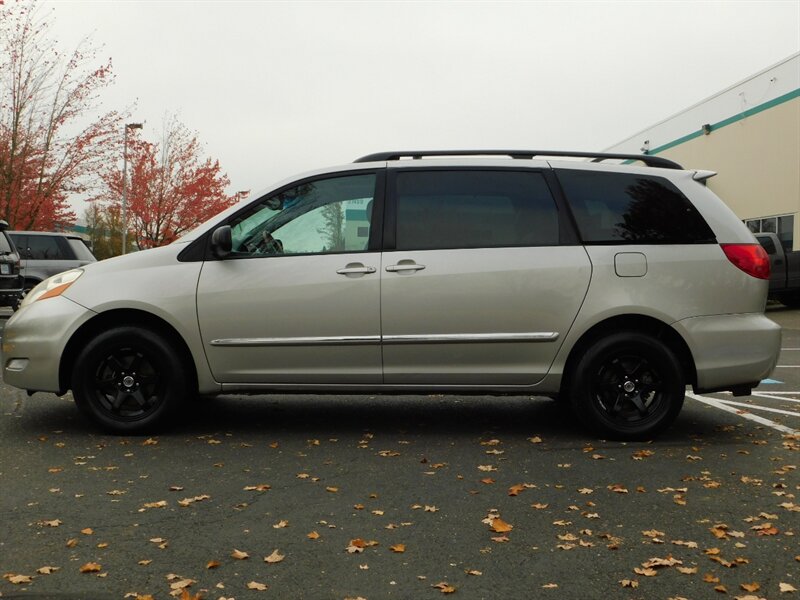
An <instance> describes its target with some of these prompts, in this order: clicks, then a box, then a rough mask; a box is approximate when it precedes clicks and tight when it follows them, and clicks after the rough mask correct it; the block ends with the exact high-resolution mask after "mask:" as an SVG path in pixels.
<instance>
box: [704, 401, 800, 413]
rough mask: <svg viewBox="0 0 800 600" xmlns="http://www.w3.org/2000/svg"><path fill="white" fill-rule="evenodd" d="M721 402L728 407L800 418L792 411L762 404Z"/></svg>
mask: <svg viewBox="0 0 800 600" xmlns="http://www.w3.org/2000/svg"><path fill="white" fill-rule="evenodd" d="M720 402H724V403H725V404H727V405H728V406H741V407H742V408H747V409H750V410H764V411H766V412H774V413H778V414H781V415H789V416H790V417H800V412H796V411H794V412H793V411H791V410H783V409H780V408H770V407H768V406H761V405H760V404H746V403H744V402H734V401H733V400H720Z"/></svg>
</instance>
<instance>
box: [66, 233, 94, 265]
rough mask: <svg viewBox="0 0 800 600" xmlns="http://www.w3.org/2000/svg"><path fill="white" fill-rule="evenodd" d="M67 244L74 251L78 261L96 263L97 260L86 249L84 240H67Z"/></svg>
mask: <svg viewBox="0 0 800 600" xmlns="http://www.w3.org/2000/svg"><path fill="white" fill-rule="evenodd" d="M67 243H68V244H69V247H70V248H71V249H72V253H73V254H74V255H75V258H77V259H78V260H88V261H91V262H94V261H96V260H97V259H96V258H95V257H94V254H92V252H91V250H89V248H87V247H86V244H85V243H84V242H83V240H79V239H76V238H67Z"/></svg>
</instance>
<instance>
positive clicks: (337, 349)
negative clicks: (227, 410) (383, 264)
mask: <svg viewBox="0 0 800 600" xmlns="http://www.w3.org/2000/svg"><path fill="white" fill-rule="evenodd" d="M379 179H381V180H382V178H380V177H378V175H377V174H376V173H374V172H367V173H363V172H360V173H356V174H349V175H343V176H338V177H331V176H328V177H326V178H324V179H316V180H311V181H306V182H304V183H302V184H300V185H295V186H292V187H290V188H288V189H284V190H283V191H281V192H279V193H276V194H272V195H268V196H265V197H264V198H261V199H259V200H256V201H255V202H254V203H253V205H252V206H251V208H249V209H248V210H245V211H243V212H240V213H238V214H236V215H235V216H234V217H233V218H232V219H231V220H230V221H229V223H228V224H229V225H230V226H231V228H232V239H233V252H232V254H231V255H230V256H228V257H226V258H225V259H223V260H211V261H206V262H205V263H204V264H203V268H202V271H201V273H200V280H199V283H198V288H197V313H198V319H199V323H200V333H201V335H202V337H203V343H204V346H205V351H206V355H207V357H208V361H209V364H210V366H211V370H212V372H213V374H214V377H215V379H216V380H217V381H220V382H222V383H240V384H245V383H256V384H263V383H288V384H293V383H294V384H297V383H302V384H314V383H318V384H326V383H342V384H351V383H352V384H358V383H380V382H381V379H382V378H381V349H380V312H379V311H380V307H379V302H380V275H379V270H380V258H381V256H380V252H378V251H377V245H378V244H379V243H380V240H379V239H378V238H376V237H375V235H374V234H375V231H374V229H375V228H373V226H372V225H373V212H375V214H377V213H378V212H379V211H373V210H372V207H373V203H374V202H375V197H376V194H375V190H376V188H378V187H379V186H378V185H377V182H378V180H379Z"/></svg>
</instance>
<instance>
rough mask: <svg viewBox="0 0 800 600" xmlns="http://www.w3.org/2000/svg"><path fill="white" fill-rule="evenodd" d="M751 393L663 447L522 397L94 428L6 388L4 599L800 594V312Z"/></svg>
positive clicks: (376, 400)
mask: <svg viewBox="0 0 800 600" xmlns="http://www.w3.org/2000/svg"><path fill="white" fill-rule="evenodd" d="M769 315H770V316H771V317H772V318H773V319H775V320H776V321H778V322H779V323H780V324H781V325H782V326H783V327H784V341H783V351H782V353H781V357H780V360H779V363H778V364H779V366H778V368H777V369H776V370H775V373H774V374H773V376H772V379H771V380H769V381H765V382H764V383H763V384H762V385H761V386H760V387H759V388H758V389H757V390H755V391H754V393H753V395H752V396H750V397H746V398H733V397H731V396H730V395H726V394H711V395H708V396H703V397H697V396H692V395H690V396H689V397H687V400H686V405H685V407H684V410H683V412H682V413H681V416H680V417H679V419H678V421H677V423H676V425H675V426H674V427H673V428H672V429H671V430H670V431H668V432H667V433H666V434H664V435H662V436H661V437H660V438H658V439H657V440H654V441H652V442H649V443H635V444H634V443H628V444H625V443H619V442H609V441H604V440H598V439H595V438H592V437H591V436H588V435H587V434H586V433H584V432H582V431H580V430H578V429H576V427H575V426H574V425H573V424H572V423H571V422H570V421H569V419H567V418H565V417H564V415H563V414H562V413H561V412H560V411H559V410H558V409H557V407H556V406H555V405H554V403H553V402H551V401H547V400H545V399H540V398H529V397H512V398H495V397H454V396H415V397H406V398H402V397H392V396H387V397H353V396H337V397H333V398H323V397H317V396H256V397H242V396H225V397H221V398H217V399H200V400H198V401H197V402H195V403H193V404H192V407H191V412H189V413H187V414H186V417H185V418H184V419H182V420H181V422H180V423H179V424H178V425H177V427H176V428H175V429H174V430H173V431H171V432H170V433H168V434H165V435H160V436H157V437H152V438H144V437H127V438H126V437H113V436H106V435H102V434H98V433H97V432H96V431H94V430H93V429H91V428H90V427H88V426H87V425H86V424H85V423H84V421H83V420H82V419H81V418H80V417H79V416H78V414H77V413H76V410H75V408H74V406H72V401H71V399H70V398H69V397H68V396H67V397H65V398H57V397H55V396H53V395H47V394H36V395H35V396H33V397H32V398H28V397H27V396H26V395H25V393H24V392H21V391H18V390H15V389H13V388H10V387H8V386H5V385H0V575H2V579H0V593H1V594H2V596H3V597H31V598H33V597H36V598H42V597H46V598H50V597H59V598H64V597H67V596H64V595H63V594H65V593H73V594H75V596H74V597H76V598H92V599H94V598H119V599H121V598H124V597H130V598H135V597H136V596H137V595H139V596H142V597H146V595H152V597H153V598H156V599H160V598H163V599H168V598H170V597H171V594H172V596H176V597H179V596H180V594H181V593H183V590H186V593H185V594H184V597H188V598H208V599H215V600H217V599H222V598H225V599H231V598H235V599H239V600H242V599H250V598H256V599H257V598H321V599H322V598H331V599H338V600H342V599H344V598H366V599H368V600H376V599H380V598H436V597H439V596H440V595H442V594H444V595H447V596H449V595H451V594H452V595H453V597H456V598H487V599H499V598H559V599H561V598H576V599H578V598H580V599H586V598H631V599H633V598H637V599H638V598H642V599H648V600H649V599H653V598H663V599H665V600H666V599H667V598H690V599H697V598H717V597H726V596H727V597H730V598H778V597H781V598H792V597H800V591H795V592H793V591H792V590H793V589H794V588H797V589H798V590H800V539H799V536H800V500H798V498H797V496H798V493H799V492H800V479H799V478H798V471H797V468H796V467H797V465H798V464H800V454H799V452H800V433H798V430H800V312H798V311H791V310H787V309H783V308H778V309H772V310H770V312H769Z"/></svg>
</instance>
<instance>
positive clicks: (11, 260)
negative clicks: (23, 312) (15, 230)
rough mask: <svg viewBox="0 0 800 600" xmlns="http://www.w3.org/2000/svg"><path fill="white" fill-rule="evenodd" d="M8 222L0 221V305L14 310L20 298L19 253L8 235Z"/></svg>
mask: <svg viewBox="0 0 800 600" xmlns="http://www.w3.org/2000/svg"><path fill="white" fill-rule="evenodd" d="M7 229H8V223H7V222H6V221H0V306H10V307H11V308H12V309H14V310H16V309H17V307H18V306H19V303H20V300H21V299H22V277H21V276H20V273H19V254H18V253H17V249H16V247H15V246H14V242H13V240H11V238H10V237H9V236H8V231H6V230H7Z"/></svg>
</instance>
